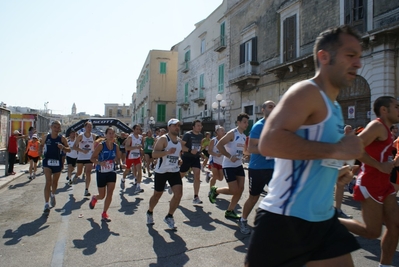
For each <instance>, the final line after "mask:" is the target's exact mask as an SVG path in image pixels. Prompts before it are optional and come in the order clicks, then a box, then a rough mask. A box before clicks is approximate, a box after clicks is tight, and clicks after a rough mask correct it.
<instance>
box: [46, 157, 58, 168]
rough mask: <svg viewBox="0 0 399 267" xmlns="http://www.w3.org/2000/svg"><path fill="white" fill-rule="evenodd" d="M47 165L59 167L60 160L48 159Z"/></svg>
mask: <svg viewBox="0 0 399 267" xmlns="http://www.w3.org/2000/svg"><path fill="white" fill-rule="evenodd" d="M47 165H48V166H51V167H57V166H60V161H59V160H58V159H48V160H47Z"/></svg>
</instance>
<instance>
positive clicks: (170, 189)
mask: <svg viewBox="0 0 399 267" xmlns="http://www.w3.org/2000/svg"><path fill="white" fill-rule="evenodd" d="M168 193H169V195H171V194H172V193H173V191H172V187H171V186H169V188H168Z"/></svg>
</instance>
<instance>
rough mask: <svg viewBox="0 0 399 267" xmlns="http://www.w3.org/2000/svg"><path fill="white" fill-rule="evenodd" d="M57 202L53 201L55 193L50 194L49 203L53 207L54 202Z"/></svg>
mask: <svg viewBox="0 0 399 267" xmlns="http://www.w3.org/2000/svg"><path fill="white" fill-rule="evenodd" d="M56 203H57V202H56V201H55V195H52V196H50V204H51V206H52V207H53V208H54V207H55V204H56Z"/></svg>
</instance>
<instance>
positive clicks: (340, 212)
mask: <svg viewBox="0 0 399 267" xmlns="http://www.w3.org/2000/svg"><path fill="white" fill-rule="evenodd" d="M337 216H338V217H339V218H342V219H352V218H353V216H351V215H347V214H345V213H344V212H343V211H342V210H340V209H337Z"/></svg>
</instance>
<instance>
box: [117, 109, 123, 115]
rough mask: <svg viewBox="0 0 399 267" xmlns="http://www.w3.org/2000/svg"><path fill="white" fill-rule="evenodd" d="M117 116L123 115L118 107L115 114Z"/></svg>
mask: <svg viewBox="0 0 399 267" xmlns="http://www.w3.org/2000/svg"><path fill="white" fill-rule="evenodd" d="M116 116H117V117H122V116H123V115H122V110H121V109H118V111H117V115H116Z"/></svg>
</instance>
